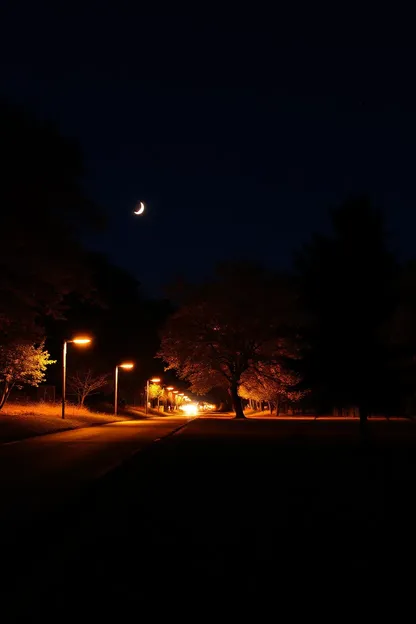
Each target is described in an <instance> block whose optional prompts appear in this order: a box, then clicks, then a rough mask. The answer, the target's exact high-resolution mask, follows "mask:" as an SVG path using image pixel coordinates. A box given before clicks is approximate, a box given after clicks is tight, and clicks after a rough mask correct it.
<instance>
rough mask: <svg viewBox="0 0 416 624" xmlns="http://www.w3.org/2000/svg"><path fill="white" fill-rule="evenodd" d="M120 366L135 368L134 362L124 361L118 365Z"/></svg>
mask: <svg viewBox="0 0 416 624" xmlns="http://www.w3.org/2000/svg"><path fill="white" fill-rule="evenodd" d="M118 367H119V368H134V364H133V362H124V363H123V364H119V365H118Z"/></svg>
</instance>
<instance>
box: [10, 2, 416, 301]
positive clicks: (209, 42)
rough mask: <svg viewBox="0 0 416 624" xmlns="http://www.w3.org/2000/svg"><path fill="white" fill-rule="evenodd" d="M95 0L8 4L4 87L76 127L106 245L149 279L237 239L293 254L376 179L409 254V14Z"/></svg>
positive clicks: (191, 271) (196, 264)
mask: <svg viewBox="0 0 416 624" xmlns="http://www.w3.org/2000/svg"><path fill="white" fill-rule="evenodd" d="M86 4H88V8H87V9H85V8H84V9H82V8H77V4H76V3H52V2H51V3H27V2H18V1H16V2H14V3H5V5H4V8H3V9H2V13H1V15H0V23H1V27H0V29H1V30H0V40H1V75H2V80H1V84H2V88H1V89H2V93H3V95H6V96H8V97H10V98H11V99H12V100H15V101H17V102H19V103H23V104H25V105H27V106H28V107H29V108H30V109H32V110H34V111H35V112H36V113H37V114H38V115H40V116H42V117H44V118H47V119H52V120H55V121H56V122H57V123H58V124H59V126H60V128H61V129H62V132H63V133H65V134H68V135H71V136H73V137H76V138H77V139H78V140H79V141H80V143H81V144H82V146H83V149H84V153H85V158H86V164H87V168H88V179H87V186H88V189H89V191H90V193H91V194H92V196H93V197H94V198H95V199H96V200H97V201H98V202H100V203H101V204H102V205H103V206H104V208H105V210H106V212H107V213H108V215H109V223H110V227H109V229H108V232H107V233H106V234H105V235H103V236H100V237H98V238H97V239H96V240H95V241H94V245H95V246H96V247H98V248H100V249H102V250H105V251H107V252H108V253H109V254H110V256H111V257H112V259H113V260H114V261H116V262H118V263H119V264H121V265H122V266H124V267H126V268H129V269H130V270H131V271H132V272H133V273H134V274H135V275H136V276H137V277H138V278H139V279H140V280H141V281H142V282H143V283H144V284H145V285H146V286H147V287H150V288H151V289H153V290H154V289H159V288H160V287H161V285H163V284H164V283H166V282H168V281H169V280H170V279H171V278H172V277H174V276H175V275H177V274H183V273H185V274H186V275H190V276H192V277H195V276H197V275H198V274H200V273H201V272H202V273H205V272H208V271H209V270H210V269H211V267H212V266H213V264H214V263H215V262H216V261H217V260H219V259H222V258H227V257H234V256H236V255H241V254H246V255H251V256H253V257H257V258H258V259H260V260H262V261H263V262H266V263H268V264H271V265H273V266H281V265H283V266H288V265H289V264H290V262H291V257H292V253H293V251H294V250H295V249H296V248H298V247H299V245H300V244H301V243H302V242H303V241H304V240H306V239H307V238H308V236H310V234H311V232H313V231H314V230H321V231H322V230H326V229H327V228H328V219H327V210H328V208H329V207H330V206H332V205H333V204H334V203H337V202H338V201H340V200H342V199H343V198H344V197H345V196H346V195H348V194H350V193H358V192H362V191H367V192H369V193H370V194H371V195H372V196H373V197H374V200H375V201H376V202H377V203H378V204H379V205H381V206H382V207H383V208H384V209H385V212H386V214H387V218H388V225H389V228H390V229H391V231H392V233H393V234H394V236H392V242H393V245H394V246H395V247H396V248H397V249H398V250H399V251H400V253H401V254H402V255H403V256H409V255H411V254H412V253H413V245H414V243H413V238H414V231H415V225H416V218H415V210H414V206H415V200H416V189H415V184H414V179H415V142H416V125H415V109H416V97H415V87H414V65H415V60H416V59H415V48H414V43H413V36H412V33H411V31H408V30H407V28H406V27H405V24H406V19H405V18H403V20H402V22H401V23H400V22H395V20H394V19H393V17H392V16H391V15H389V16H386V17H385V18H384V17H383V16H380V15H379V14H378V15H377V16H374V15H371V16H370V19H369V20H366V19H365V17H364V16H363V14H362V12H361V13H360V16H359V18H357V17H355V16H353V15H349V16H348V15H347V14H345V15H344V14H342V13H340V12H339V7H338V13H337V14H335V13H334V14H330V13H328V11H327V10H326V11H325V12H324V13H323V14H322V15H319V14H317V13H314V14H313V15H308V14H307V13H306V12H305V11H301V12H299V10H297V11H295V12H294V14H293V15H292V16H290V15H288V14H285V15H283V14H281V15H279V16H275V17H274V18H272V16H271V15H264V14H261V15H260V14H259V15H239V14H233V15H230V16H227V15H225V14H224V13H221V14H214V13H212V14H209V15H204V14H201V15H199V16H198V15H197V14H196V13H194V14H190V13H187V12H186V13H183V12H178V11H176V12H170V13H169V14H167V13H163V11H156V10H155V11H154V12H153V13H152V11H151V10H150V9H148V10H146V11H143V10H139V9H137V8H131V7H129V4H130V3H124V2H118V3H117V4H116V5H115V3H111V4H112V5H113V7H114V6H117V9H114V8H113V9H108V8H107V6H108V5H107V3H106V2H100V3H98V2H97V3H95V2H89V3H86ZM56 5H59V6H56ZM63 6H64V7H65V6H66V7H68V8H67V9H63V8H62V7H63ZM300 15H302V16H303V17H302V19H300V17H299V16H300ZM140 199H143V200H144V201H146V202H147V205H148V211H147V213H146V216H145V217H143V218H140V219H138V218H136V219H135V218H134V217H133V216H132V214H131V213H132V210H133V208H134V206H135V203H136V201H137V200H140Z"/></svg>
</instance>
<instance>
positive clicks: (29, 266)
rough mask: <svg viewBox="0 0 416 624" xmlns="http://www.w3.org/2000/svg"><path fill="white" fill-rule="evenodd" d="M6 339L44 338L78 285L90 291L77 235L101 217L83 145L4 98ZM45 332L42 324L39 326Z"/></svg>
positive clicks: (0, 312) (0, 209)
mask: <svg viewBox="0 0 416 624" xmlns="http://www.w3.org/2000/svg"><path fill="white" fill-rule="evenodd" d="M0 134H1V137H2V140H1V142H0V155H1V156H2V158H1V161H2V167H3V171H2V184H1V187H0V342H1V343H3V344H4V343H5V342H7V341H11V342H13V341H14V340H15V339H16V338H19V340H23V339H26V338H27V339H28V340H29V341H30V340H32V339H35V340H36V339H39V332H38V329H39V326H41V325H42V320H43V317H44V316H45V315H48V314H53V315H59V314H60V313H61V312H62V302H63V299H64V297H65V295H67V294H68V293H70V292H72V291H75V290H77V291H80V290H83V291H84V292H85V291H87V290H88V280H87V273H86V271H85V266H84V264H83V260H84V258H83V250H82V248H81V246H80V244H79V242H78V239H77V234H78V232H79V231H80V230H81V229H82V231H85V230H86V228H87V227H89V226H93V225H95V224H97V220H98V218H99V211H98V209H97V208H96V207H95V206H93V204H92V203H91V202H90V201H89V200H88V198H87V196H86V194H85V192H84V189H83V186H82V177H83V174H84V170H83V165H82V157H81V153H80V150H79V148H78V146H77V145H76V144H75V143H74V142H72V141H70V140H68V139H65V138H64V137H62V136H61V135H60V134H59V133H58V132H57V131H56V129H55V128H53V127H52V126H50V125H47V124H45V123H41V122H39V121H37V120H35V119H34V118H32V117H31V116H29V115H27V114H26V113H24V112H22V111H21V110H18V109H15V108H12V107H10V106H8V105H6V104H5V103H4V102H3V103H1V104H0ZM40 333H42V330H40Z"/></svg>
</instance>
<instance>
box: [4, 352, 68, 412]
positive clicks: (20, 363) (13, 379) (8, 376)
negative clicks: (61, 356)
mask: <svg viewBox="0 0 416 624" xmlns="http://www.w3.org/2000/svg"><path fill="white" fill-rule="evenodd" d="M55 362H56V360H51V359H50V357H49V353H48V352H47V351H45V349H44V343H43V342H42V343H41V344H40V345H37V346H36V345H32V344H24V343H17V344H13V345H6V346H5V345H3V346H0V409H2V407H3V406H4V404H5V402H6V401H7V399H8V398H9V395H10V392H11V391H12V390H13V388H14V387H17V388H19V389H21V388H22V387H23V386H24V385H29V386H39V384H40V383H41V382H42V381H43V380H44V378H45V371H46V368H47V367H48V366H50V365H51V364H55Z"/></svg>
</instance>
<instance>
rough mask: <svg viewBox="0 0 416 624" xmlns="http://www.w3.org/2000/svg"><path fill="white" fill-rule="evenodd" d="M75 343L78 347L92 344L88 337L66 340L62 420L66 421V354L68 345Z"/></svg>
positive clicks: (63, 362) (63, 357)
mask: <svg viewBox="0 0 416 624" xmlns="http://www.w3.org/2000/svg"><path fill="white" fill-rule="evenodd" d="M70 342H73V343H74V344H76V345H87V344H90V342H91V338H88V337H87V336H77V337H76V338H73V339H72V340H64V344H63V349H62V419H63V420H64V419H65V403H66V354H67V351H68V344H69V343H70Z"/></svg>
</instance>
